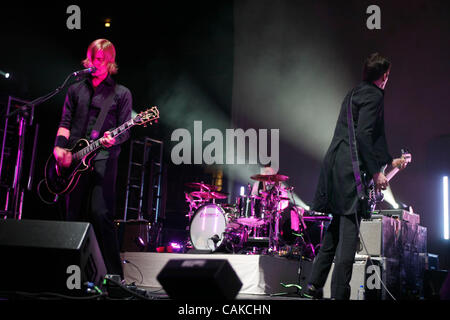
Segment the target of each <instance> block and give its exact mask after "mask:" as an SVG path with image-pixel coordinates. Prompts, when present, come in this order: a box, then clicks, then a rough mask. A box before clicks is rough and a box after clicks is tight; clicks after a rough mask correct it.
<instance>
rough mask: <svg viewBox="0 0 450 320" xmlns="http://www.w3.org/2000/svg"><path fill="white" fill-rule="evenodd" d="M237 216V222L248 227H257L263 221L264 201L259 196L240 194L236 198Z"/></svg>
mask: <svg viewBox="0 0 450 320" xmlns="http://www.w3.org/2000/svg"><path fill="white" fill-rule="evenodd" d="M237 205H238V218H237V222H239V223H240V224H242V225H245V226H250V227H258V226H261V225H263V224H265V223H266V221H265V201H264V198H263V197H259V196H255V195H252V196H240V197H239V198H238V199H237Z"/></svg>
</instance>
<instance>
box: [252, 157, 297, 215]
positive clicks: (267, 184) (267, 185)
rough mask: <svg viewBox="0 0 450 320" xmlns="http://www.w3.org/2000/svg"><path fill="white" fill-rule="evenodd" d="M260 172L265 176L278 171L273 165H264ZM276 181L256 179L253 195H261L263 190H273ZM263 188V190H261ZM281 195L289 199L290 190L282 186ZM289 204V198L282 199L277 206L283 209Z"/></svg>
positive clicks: (278, 208)
mask: <svg viewBox="0 0 450 320" xmlns="http://www.w3.org/2000/svg"><path fill="white" fill-rule="evenodd" d="M260 174H261V175H265V176H268V175H269V176H271V175H275V174H277V173H276V171H275V170H274V169H273V168H272V167H269V166H267V167H262V168H260ZM275 183H276V182H272V181H255V183H253V187H252V191H251V195H252V196H261V192H267V191H270V190H272V188H273V186H274V185H275ZM261 190H262V191H261ZM280 191H281V192H280V197H281V198H284V199H287V198H288V192H287V190H286V189H285V188H281V190H280ZM288 206H289V200H281V201H280V203H279V204H278V206H277V210H278V211H283V210H284V209H286V208H287V207H288Z"/></svg>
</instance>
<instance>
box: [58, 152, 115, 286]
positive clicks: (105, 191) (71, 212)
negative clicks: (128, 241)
mask: <svg viewBox="0 0 450 320" xmlns="http://www.w3.org/2000/svg"><path fill="white" fill-rule="evenodd" d="M117 163H118V159H117V158H115V159H106V160H97V161H93V163H92V164H93V170H92V171H90V172H89V173H84V174H82V175H81V176H80V179H79V181H78V184H77V186H76V187H75V189H74V190H73V191H72V192H71V193H70V194H69V195H68V196H67V197H66V210H67V211H66V212H67V217H66V218H67V220H68V221H84V222H90V223H91V224H92V226H93V228H94V232H95V236H96V238H97V241H98V243H99V247H100V250H101V252H102V255H103V260H104V261H105V265H106V269H107V272H108V273H109V274H118V275H120V276H121V277H122V279H123V269H122V263H121V260H120V250H119V243H118V238H117V231H116V227H115V225H114V217H115V203H116V201H115V196H116V195H115V193H116V177H117Z"/></svg>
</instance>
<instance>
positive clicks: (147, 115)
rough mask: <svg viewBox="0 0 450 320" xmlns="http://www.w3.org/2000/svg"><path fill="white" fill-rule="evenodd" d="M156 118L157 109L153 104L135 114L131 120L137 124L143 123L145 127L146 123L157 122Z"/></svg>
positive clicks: (157, 116) (157, 114)
mask: <svg viewBox="0 0 450 320" xmlns="http://www.w3.org/2000/svg"><path fill="white" fill-rule="evenodd" d="M157 119H159V110H158V107H157V106H153V107H151V108H148V109H147V110H145V111H142V112H140V113H139V114H137V115H136V116H135V117H134V119H133V122H134V123H135V124H136V125H138V126H141V125H143V126H144V127H145V126H147V124H148V123H150V125H151V124H153V121H155V122H157Z"/></svg>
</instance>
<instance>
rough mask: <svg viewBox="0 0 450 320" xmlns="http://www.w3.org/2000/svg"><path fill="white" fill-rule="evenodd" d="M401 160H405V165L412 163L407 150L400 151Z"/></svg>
mask: <svg viewBox="0 0 450 320" xmlns="http://www.w3.org/2000/svg"><path fill="white" fill-rule="evenodd" d="M402 158H403V159H405V161H406V163H410V162H411V161H412V156H411V152H409V150H408V149H406V148H404V149H402Z"/></svg>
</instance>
